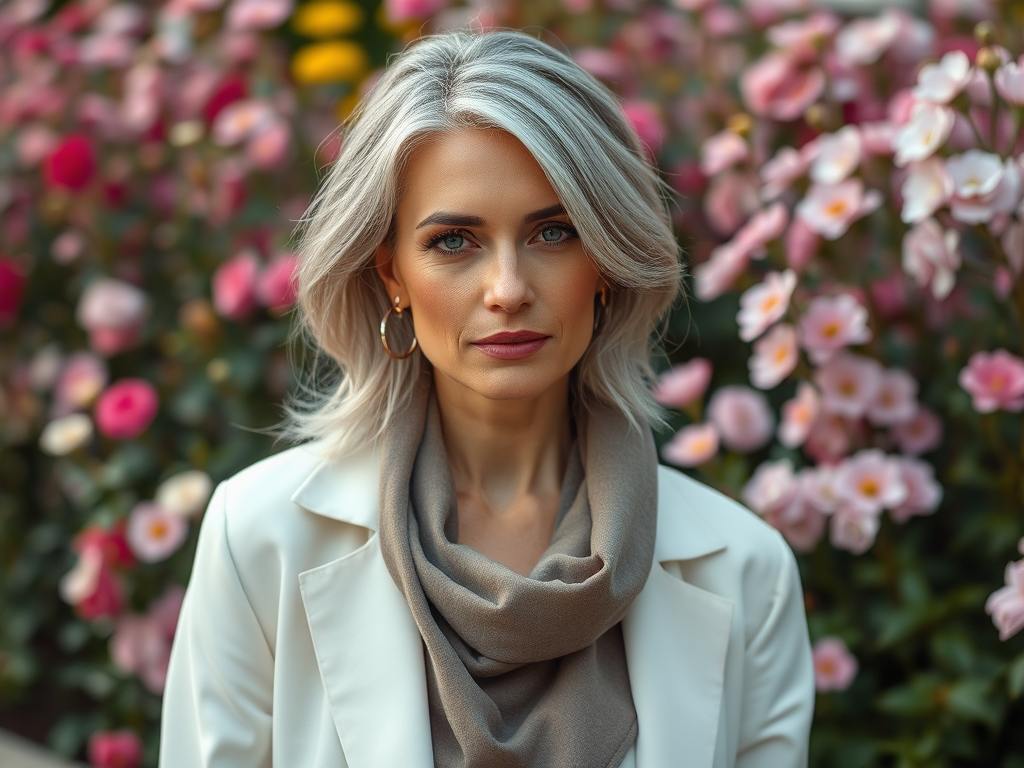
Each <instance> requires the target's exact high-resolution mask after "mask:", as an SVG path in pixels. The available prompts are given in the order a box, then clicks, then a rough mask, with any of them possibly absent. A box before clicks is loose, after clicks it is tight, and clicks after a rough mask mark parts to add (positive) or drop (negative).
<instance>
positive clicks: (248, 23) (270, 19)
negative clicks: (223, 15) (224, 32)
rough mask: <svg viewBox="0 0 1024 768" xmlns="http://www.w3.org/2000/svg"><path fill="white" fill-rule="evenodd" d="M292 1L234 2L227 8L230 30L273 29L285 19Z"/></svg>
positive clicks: (251, 0) (239, 0)
mask: <svg viewBox="0 0 1024 768" xmlns="http://www.w3.org/2000/svg"><path fill="white" fill-rule="evenodd" d="M293 6H294V2H293V0H234V2H232V3H231V5H230V6H229V7H228V13H227V25H228V27H229V28H230V29H236V30H237V29H273V28H274V27H277V26H279V25H280V24H281V22H283V21H284V20H285V19H287V18H288V17H289V16H290V15H291V13H292V8H293Z"/></svg>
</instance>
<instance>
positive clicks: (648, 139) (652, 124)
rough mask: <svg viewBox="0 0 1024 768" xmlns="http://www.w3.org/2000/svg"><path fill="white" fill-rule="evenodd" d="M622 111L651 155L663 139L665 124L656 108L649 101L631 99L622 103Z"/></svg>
mask: <svg viewBox="0 0 1024 768" xmlns="http://www.w3.org/2000/svg"><path fill="white" fill-rule="evenodd" d="M622 112H623V114H624V115H625V116H626V119H627V120H628V121H629V124H630V125H632V126H633V130H634V131H636V135H637V136H639V137H640V141H641V142H642V143H643V145H644V148H645V149H646V150H647V152H648V154H650V155H651V156H652V157H653V156H654V153H655V151H656V150H657V149H658V148H659V147H660V146H661V143H662V141H664V139H665V125H664V123H663V122H662V120H661V115H660V114H659V113H658V108H657V107H656V106H655V105H654V104H652V103H651V102H648V101H640V100H637V99H632V100H628V101H626V102H624V103H623V105H622Z"/></svg>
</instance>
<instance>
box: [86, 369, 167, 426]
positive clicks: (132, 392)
mask: <svg viewBox="0 0 1024 768" xmlns="http://www.w3.org/2000/svg"><path fill="white" fill-rule="evenodd" d="M159 407H160V400H159V398H158V397H157V394H156V390H155V389H154V388H153V385H152V384H150V383H149V382H148V381H145V380H143V379H136V378H125V379H119V380H118V381H116V382H114V383H113V384H111V385H110V386H109V387H108V388H107V389H106V390H105V391H104V392H103V394H101V395H100V397H99V399H98V400H97V401H96V412H95V420H96V428H97V429H98V430H99V431H100V434H103V435H106V436H107V437H111V438H113V439H115V440H131V439H132V438H135V437H138V436H139V435H141V434H142V433H143V432H145V431H146V429H147V428H148V427H149V425H150V424H151V423H152V421H153V419H154V418H155V417H156V413H157V410H158V409H159Z"/></svg>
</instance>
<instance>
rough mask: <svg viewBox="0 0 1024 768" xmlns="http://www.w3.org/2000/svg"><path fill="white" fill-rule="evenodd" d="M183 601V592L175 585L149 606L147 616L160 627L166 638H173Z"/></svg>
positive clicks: (181, 588)
mask: <svg viewBox="0 0 1024 768" xmlns="http://www.w3.org/2000/svg"><path fill="white" fill-rule="evenodd" d="M184 600H185V590H184V588H183V587H180V586H178V585H177V584H171V585H170V586H168V587H167V588H166V589H165V590H164V592H163V594H162V595H160V597H158V598H157V599H156V600H155V601H154V602H153V604H152V605H150V606H149V616H150V617H152V619H153V621H155V622H156V625H157V626H158V627H160V631H162V632H163V633H164V634H165V635H166V636H167V637H168V638H173V637H174V632H175V630H176V629H177V626H178V617H179V615H180V614H181V605H182V603H183V602H184Z"/></svg>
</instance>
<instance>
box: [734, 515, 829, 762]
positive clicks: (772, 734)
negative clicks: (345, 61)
mask: <svg viewBox="0 0 1024 768" xmlns="http://www.w3.org/2000/svg"><path fill="white" fill-rule="evenodd" d="M773 533H775V539H776V541H777V542H778V546H779V547H780V548H781V552H780V554H779V557H778V560H779V568H778V575H777V578H776V579H775V586H774V589H773V592H772V598H771V603H770V606H769V609H768V613H767V617H766V618H765V620H764V623H763V624H762V625H761V626H760V627H759V628H758V630H757V632H756V633H755V635H754V637H753V638H752V639H751V641H750V642H749V643H748V645H747V649H746V660H745V665H744V668H745V669H744V675H745V678H746V679H745V685H744V694H745V695H744V702H743V718H742V726H741V731H740V742H739V749H738V754H737V759H736V768H803V767H804V766H806V765H807V742H808V738H809V735H810V729H811V718H812V716H813V714H814V666H813V663H812V662H811V645H810V640H809V638H808V635H807V618H806V616H805V614H804V601H803V589H802V587H801V585H800V574H799V571H798V570H797V565H796V558H795V557H794V556H793V552H792V550H790V548H789V545H788V544H786V542H785V540H784V539H783V538H782V536H781V535H779V534H778V533H777V532H773Z"/></svg>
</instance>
